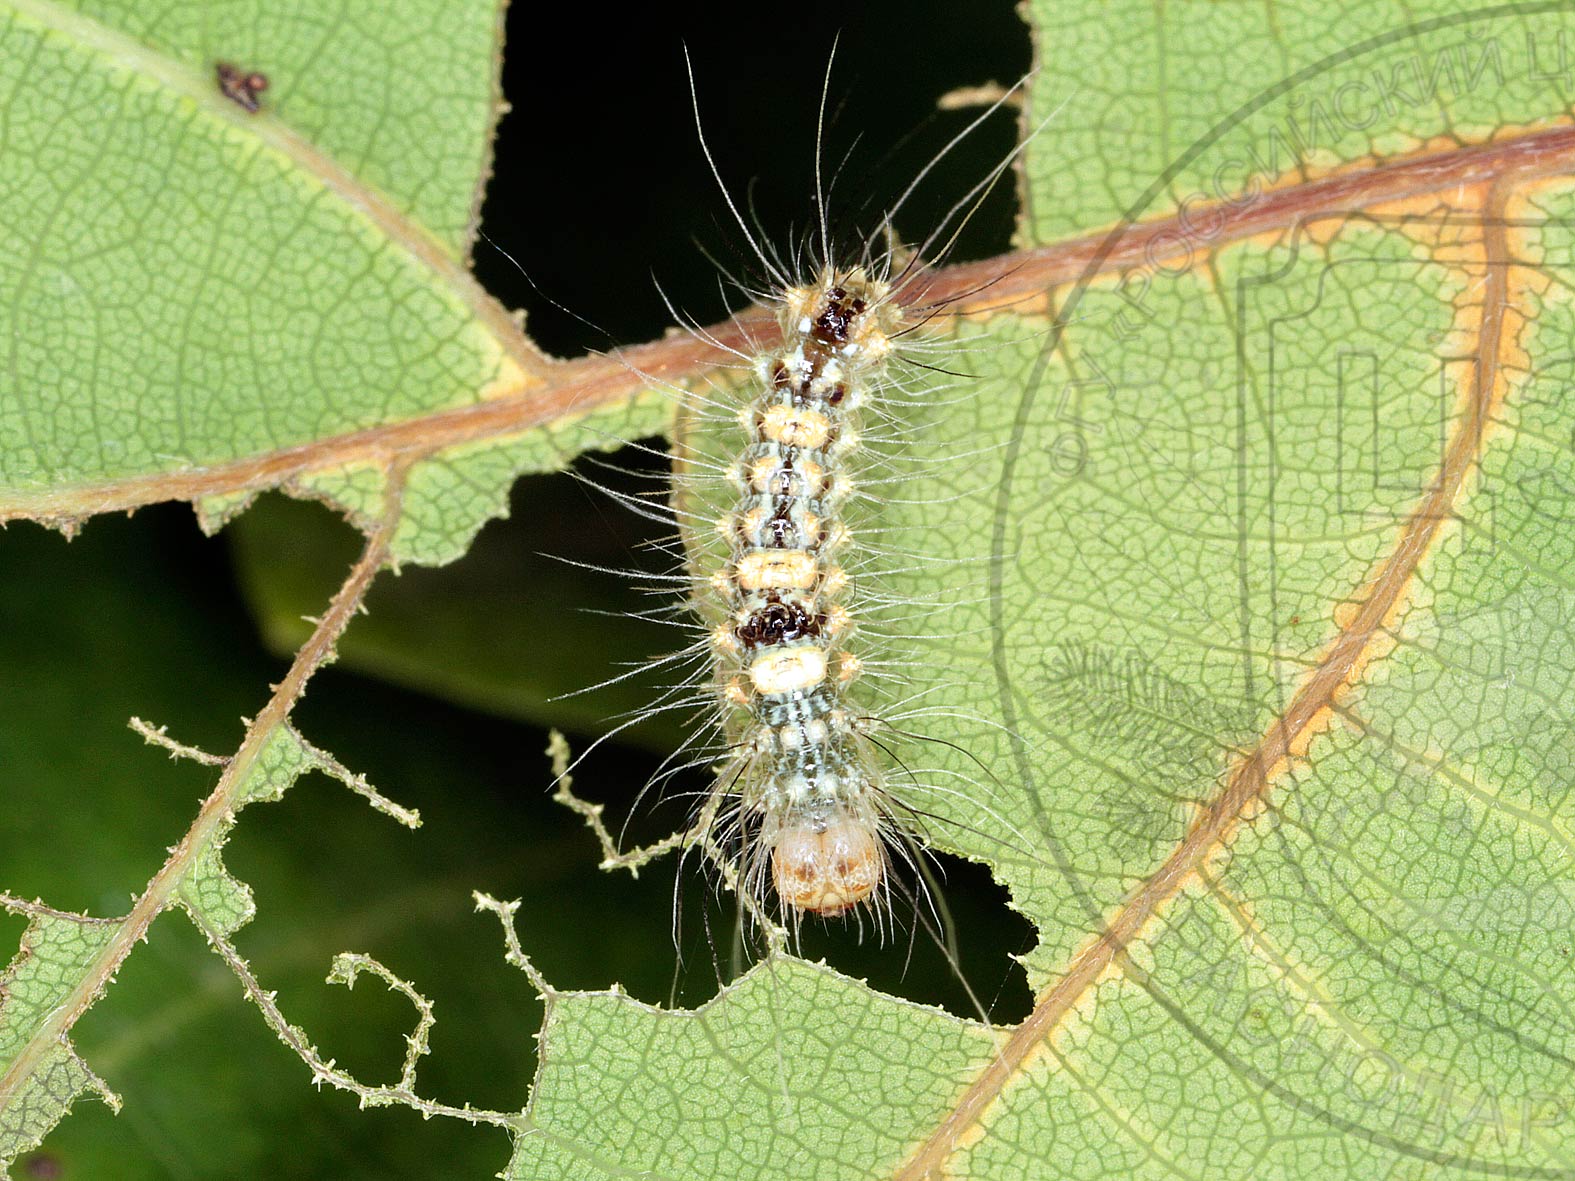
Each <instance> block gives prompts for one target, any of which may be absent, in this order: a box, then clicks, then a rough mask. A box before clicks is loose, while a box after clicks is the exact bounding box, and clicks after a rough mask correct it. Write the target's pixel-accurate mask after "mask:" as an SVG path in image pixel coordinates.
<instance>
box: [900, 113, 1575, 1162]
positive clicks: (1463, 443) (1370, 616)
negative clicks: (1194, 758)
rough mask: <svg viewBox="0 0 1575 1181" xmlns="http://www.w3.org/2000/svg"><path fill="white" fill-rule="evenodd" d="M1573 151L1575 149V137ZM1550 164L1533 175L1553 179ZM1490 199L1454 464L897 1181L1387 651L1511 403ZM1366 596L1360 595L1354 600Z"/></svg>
mask: <svg viewBox="0 0 1575 1181" xmlns="http://www.w3.org/2000/svg"><path fill="white" fill-rule="evenodd" d="M1571 142H1575V138H1572V141H1571ZM1546 163H1547V162H1546V161H1545V160H1543V161H1539V162H1537V163H1536V164H1535V165H1534V166H1533V167H1531V168H1528V169H1527V170H1526V173H1525V176H1526V177H1530V176H1540V175H1545V174H1546V172H1547V168H1546ZM1482 187H1483V188H1484V189H1485V197H1484V199H1483V200H1482V202H1481V207H1480V209H1479V210H1478V211H1477V213H1478V217H1479V220H1480V226H1481V233H1482V242H1481V252H1482V256H1483V257H1482V263H1483V267H1484V280H1483V292H1482V311H1481V319H1480V322H1479V324H1478V329H1477V340H1476V347H1475V350H1474V355H1475V359H1476V365H1475V374H1474V376H1473V379H1472V382H1471V386H1470V396H1469V398H1468V399H1467V402H1466V405H1465V407H1464V411H1463V413H1462V414H1461V415H1460V417H1459V420H1458V426H1457V429H1456V432H1455V434H1454V437H1453V438H1452V439H1451V440H1450V442H1449V446H1448V449H1447V450H1446V452H1445V455H1444V460H1443V463H1442V464H1441V466H1440V468H1439V471H1438V473H1437V475H1436V477H1435V478H1434V481H1433V483H1432V485H1431V487H1430V488H1429V490H1428V491H1427V493H1426V494H1425V495H1424V496H1423V498H1422V500H1421V501H1420V502H1419V503H1418V504H1417V505H1416V507H1415V508H1414V509H1413V510H1412V512H1411V514H1410V515H1409V517H1408V518H1407V519H1406V522H1405V524H1404V525H1403V526H1402V527H1401V530H1400V533H1399V536H1398V538H1397V539H1396V542H1395V545H1394V547H1393V549H1392V550H1391V551H1390V552H1389V553H1388V555H1387V556H1386V557H1385V558H1383V559H1382V560H1381V561H1380V563H1379V564H1378V567H1377V569H1376V571H1375V573H1374V575H1373V577H1372V578H1371V579H1370V580H1369V581H1368V583H1367V586H1366V588H1365V597H1363V598H1361V601H1360V606H1359V607H1358V608H1357V610H1356V611H1355V613H1354V614H1353V615H1352V617H1351V618H1350V620H1349V622H1347V623H1346V624H1345V625H1344V626H1343V627H1342V628H1341V630H1340V632H1339V633H1338V635H1337V636H1336V637H1335V639H1334V640H1333V641H1332V642H1331V643H1330V644H1329V646H1328V648H1327V649H1326V650H1325V652H1324V655H1323V656H1322V658H1321V659H1320V660H1319V661H1318V662H1317V663H1316V665H1315V666H1314V667H1313V669H1312V671H1311V672H1310V673H1309V674H1308V675H1307V676H1306V677H1305V678H1304V679H1303V681H1302V683H1301V685H1300V687H1299V688H1298V690H1297V691H1296V693H1295V694H1294V696H1293V697H1292V699H1291V703H1290V705H1289V706H1288V707H1287V708H1286V710H1285V712H1284V713H1283V714H1282V715H1281V716H1279V717H1277V718H1276V719H1274V720H1273V721H1272V722H1271V723H1270V724H1269V725H1268V726H1267V727H1266V728H1265V730H1264V732H1263V733H1262V735H1260V737H1259V739H1258V741H1257V743H1256V744H1255V745H1254V746H1253V747H1252V748H1251V749H1250V750H1249V751H1248V752H1247V753H1246V754H1245V755H1244V756H1243V757H1242V758H1241V759H1240V760H1239V761H1238V762H1237V763H1236V764H1235V766H1234V768H1233V769H1232V771H1231V772H1230V774H1229V776H1228V778H1227V780H1226V786H1225V789H1224V790H1223V791H1222V792H1220V794H1219V795H1217V796H1216V797H1215V798H1214V799H1213V800H1212V801H1210V802H1209V803H1208V805H1207V806H1206V807H1205V808H1204V809H1203V812H1202V814H1201V815H1200V816H1199V817H1198V819H1197V820H1196V821H1195V822H1194V823H1193V825H1192V827H1191V829H1190V830H1189V831H1188V833H1187V835H1186V837H1185V838H1183V840H1182V841H1181V843H1180V844H1179V845H1178V846H1177V847H1176V848H1175V850H1173V851H1172V853H1171V854H1170V856H1169V857H1167V858H1166V859H1165V861H1164V863H1163V864H1162V865H1161V866H1160V868H1159V869H1158V870H1157V871H1156V872H1155V873H1154V874H1153V875H1152V876H1150V877H1149V878H1148V879H1147V880H1145V881H1144V882H1143V883H1142V884H1141V885H1140V886H1139V887H1138V888H1137V889H1136V890H1134V891H1133V892H1132V893H1131V894H1129V895H1128V896H1127V898H1126V900H1125V901H1124V902H1123V903H1122V904H1121V905H1120V906H1119V907H1118V908H1117V909H1116V910H1115V912H1114V913H1113V914H1112V915H1111V917H1110V919H1109V921H1108V923H1107V925H1106V926H1105V929H1104V930H1103V931H1101V932H1099V933H1098V934H1097V935H1096V936H1095V937H1094V938H1093V939H1092V941H1091V942H1090V943H1089V944H1087V945H1086V946H1085V947H1084V948H1083V949H1082V950H1081V951H1080V952H1079V953H1078V954H1077V955H1076V956H1075V957H1074V958H1073V959H1072V961H1071V962H1070V964H1069V965H1068V967H1067V969H1066V971H1065V972H1064V973H1063V974H1062V975H1061V976H1060V977H1059V978H1058V979H1057V980H1056V982H1055V983H1054V984H1053V985H1051V987H1050V988H1049V989H1047V990H1046V991H1045V992H1044V993H1043V994H1041V995H1040V996H1039V997H1038V998H1037V999H1036V1002H1035V1005H1034V1009H1033V1012H1032V1013H1031V1014H1030V1015H1029V1016H1028V1018H1027V1019H1026V1020H1025V1021H1024V1022H1023V1023H1022V1024H1021V1025H1019V1026H1018V1027H1017V1028H1016V1029H1015V1030H1013V1032H1012V1035H1011V1036H1010V1038H1008V1039H1007V1042H1006V1043H1005V1045H1004V1046H1003V1047H1002V1049H1001V1051H1000V1053H999V1054H997V1055H996V1057H995V1058H994V1059H993V1060H992V1061H991V1062H990V1064H989V1065H988V1066H987V1067H985V1069H984V1070H983V1071H982V1072H981V1073H980V1075H979V1077H978V1078H977V1079H975V1080H974V1081H973V1083H971V1084H970V1085H969V1086H968V1088H967V1089H966V1090H965V1091H964V1093H963V1095H962V1097H961V1099H960V1100H959V1101H958V1103H957V1104H956V1105H955V1106H954V1107H953V1108H952V1110H951V1111H950V1112H948V1113H947V1115H946V1117H945V1118H944V1119H943V1120H942V1121H941V1122H940V1124H939V1125H938V1126H937V1127H936V1129H935V1131H934V1132H933V1133H932V1134H931V1135H930V1136H929V1138H928V1139H926V1140H925V1141H924V1143H923V1144H922V1145H920V1147H919V1148H918V1150H917V1151H916V1152H915V1153H914V1154H913V1156H912V1157H910V1158H909V1159H908V1161H906V1162H905V1163H904V1164H903V1166H902V1167H901V1168H900V1169H899V1170H898V1171H897V1172H896V1174H895V1178H894V1181H935V1179H936V1178H939V1177H940V1176H942V1175H943V1170H944V1167H945V1164H946V1162H947V1161H948V1160H949V1159H950V1158H951V1157H952V1156H953V1155H954V1154H955V1152H956V1151H958V1149H959V1146H961V1145H962V1144H963V1143H965V1142H966V1141H967V1140H969V1139H970V1133H971V1132H973V1131H975V1130H976V1129H977V1127H978V1125H979V1123H980V1121H981V1119H982V1118H983V1117H984V1115H985V1113H986V1110H987V1109H988V1108H989V1106H990V1105H991V1104H992V1103H994V1102H995V1100H996V1099H997V1098H999V1097H1000V1096H1001V1095H1002V1094H1003V1093H1004V1092H1005V1090H1006V1088H1007V1086H1008V1085H1009V1084H1010V1083H1011V1082H1012V1080H1013V1079H1014V1078H1016V1077H1018V1076H1019V1075H1020V1074H1021V1072H1022V1071H1023V1070H1024V1069H1025V1067H1026V1065H1027V1063H1028V1061H1029V1059H1030V1057H1031V1056H1032V1055H1033V1053H1034V1051H1035V1050H1036V1049H1037V1048H1038V1047H1040V1046H1042V1045H1043V1044H1045V1042H1046V1041H1047V1039H1048V1038H1049V1037H1050V1036H1051V1034H1052V1033H1053V1032H1054V1031H1055V1030H1056V1029H1057V1028H1058V1027H1059V1026H1060V1023H1061V1021H1062V1020H1063V1018H1065V1017H1066V1016H1067V1015H1068V1013H1070V1012H1071V1010H1072V1008H1073V1007H1074V1006H1075V1005H1076V1004H1077V1003H1078V1002H1079V1001H1080V1000H1082V999H1083V998H1084V997H1085V996H1086V995H1087V994H1088V993H1089V992H1090V990H1091V989H1092V988H1094V987H1095V986H1096V985H1097V983H1098V982H1099V981H1100V979H1101V978H1102V977H1103V976H1104V975H1105V973H1106V972H1107V971H1108V970H1110V969H1111V968H1112V967H1115V968H1118V969H1119V968H1121V967H1122V966H1123V965H1124V963H1125V949H1126V948H1127V947H1129V946H1131V944H1132V942H1133V940H1135V939H1136V938H1138V937H1139V935H1140V934H1141V933H1142V931H1143V929H1144V928H1145V927H1146V926H1147V925H1148V924H1149V923H1150V922H1151V921H1152V920H1153V919H1154V918H1155V917H1156V916H1157V915H1158V913H1159V911H1160V910H1161V909H1162V907H1163V906H1164V905H1165V903H1167V902H1168V901H1170V900H1171V899H1172V898H1174V897H1175V896H1176V895H1177V894H1178V893H1179V892H1180V890H1181V889H1182V888H1183V887H1184V885H1185V884H1186V882H1187V881H1188V880H1189V879H1190V878H1191V876H1192V874H1193V873H1194V871H1196V870H1197V869H1198V868H1199V867H1200V865H1201V864H1202V863H1203V862H1204V861H1205V860H1206V859H1207V858H1208V857H1209V856H1210V854H1211V853H1213V852H1214V851H1215V850H1217V849H1219V848H1220V847H1221V846H1222V845H1223V844H1224V843H1225V842H1226V841H1227V840H1228V839H1229V838H1230V836H1231V834H1232V832H1233V831H1234V830H1235V828H1236V827H1237V826H1238V825H1239V824H1240V823H1241V821H1242V819H1243V817H1244V815H1245V814H1246V813H1247V811H1248V809H1250V808H1253V807H1254V806H1255V805H1256V804H1257V803H1258V802H1259V801H1260V800H1262V799H1263V798H1264V797H1265V796H1266V795H1267V793H1268V791H1269V788H1270V786H1271V785H1272V784H1273V783H1274V781H1275V780H1276V778H1277V776H1278V774H1279V773H1280V772H1281V771H1282V770H1283V769H1284V768H1285V767H1287V766H1288V765H1289V762H1290V760H1291V758H1292V757H1293V754H1294V752H1295V751H1296V749H1297V745H1298V743H1301V742H1304V741H1305V740H1306V739H1307V738H1308V737H1309V735H1311V734H1312V733H1314V732H1315V729H1316V726H1317V723H1318V720H1319V718H1320V717H1321V716H1324V715H1326V714H1327V713H1329V712H1330V711H1331V710H1332V709H1333V708H1334V706H1335V704H1336V702H1337V700H1338V698H1339V696H1340V694H1341V693H1342V691H1343V690H1345V689H1348V688H1349V687H1350V686H1351V685H1352V684H1354V683H1355V678H1356V677H1357V676H1358V675H1359V674H1360V671H1361V670H1362V669H1363V668H1364V667H1365V663H1366V661H1367V660H1368V659H1370V658H1371V656H1372V655H1373V650H1374V647H1375V645H1376V644H1378V643H1381V642H1382V638H1381V637H1382V635H1383V633H1384V631H1385V629H1386V625H1387V624H1388V623H1389V621H1390V620H1391V619H1392V618H1393V616H1394V614H1395V613H1396V612H1397V610H1399V609H1400V608H1401V607H1402V605H1403V603H1404V599H1405V595H1406V592H1407V590H1408V588H1409V587H1410V585H1411V583H1412V581H1413V579H1414V577H1415V574H1416V571H1417V568H1418V566H1419V564H1420V563H1421V561H1422V558H1423V557H1424V555H1426V554H1427V552H1428V551H1429V550H1430V549H1431V547H1432V545H1433V543H1434V542H1435V540H1436V539H1437V536H1438V531H1439V528H1440V527H1441V526H1442V524H1443V523H1444V522H1445V521H1447V520H1449V519H1451V518H1452V517H1453V516H1454V507H1455V505H1456V502H1457V500H1458V497H1459V495H1460V491H1461V488H1462V487H1463V485H1464V483H1465V480H1466V477H1467V475H1468V474H1469V472H1470V471H1471V470H1472V468H1473V467H1474V466H1475V465H1476V463H1477V461H1478V458H1479V456H1480V449H1481V444H1482V440H1483V437H1484V431H1485V428H1486V426H1487V423H1488V422H1489V420H1490V418H1491V416H1492V414H1493V410H1494V407H1495V404H1496V403H1495V399H1496V398H1497V397H1498V396H1500V395H1501V392H1502V390H1501V383H1500V379H1499V369H1500V356H1501V349H1502V347H1503V344H1504V332H1505V319H1506V314H1507V311H1508V304H1509V301H1508V287H1509V271H1510V263H1511V255H1510V250H1509V243H1508V230H1507V221H1506V218H1505V216H1504V213H1505V205H1506V203H1507V199H1508V193H1509V192H1510V191H1511V189H1512V185H1511V184H1510V183H1509V182H1508V181H1507V180H1504V179H1501V180H1500V181H1499V182H1498V183H1494V184H1491V185H1487V186H1482ZM1353 597H1355V596H1353Z"/></svg>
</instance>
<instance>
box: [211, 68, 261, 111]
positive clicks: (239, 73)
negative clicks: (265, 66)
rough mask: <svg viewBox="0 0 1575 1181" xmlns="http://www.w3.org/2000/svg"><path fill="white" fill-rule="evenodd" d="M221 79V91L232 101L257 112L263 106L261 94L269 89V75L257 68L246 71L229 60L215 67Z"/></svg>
mask: <svg viewBox="0 0 1575 1181" xmlns="http://www.w3.org/2000/svg"><path fill="white" fill-rule="evenodd" d="M214 72H215V74H216V75H217V76H218V79H219V92H220V93H221V94H223V95H224V97H225V98H227V99H229V100H230V101H231V102H233V103H236V104H237V105H239V106H242V107H244V108H246V110H248V111H251V112H252V113H253V114H255V113H256V112H257V111H258V109H259V108H261V106H262V102H261V100H260V99H259V97H258V96H259V95H261V94H262V92H263V91H265V90H267V89H268V75H267V74H261V73H258V72H257V71H256V70H252V71H249V72H248V71H244V70H242V69H240V68H239V67H237V66H232V65H231V64H230V63H229V62H219V63H218V65H217V66H216V67H215V68H214Z"/></svg>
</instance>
